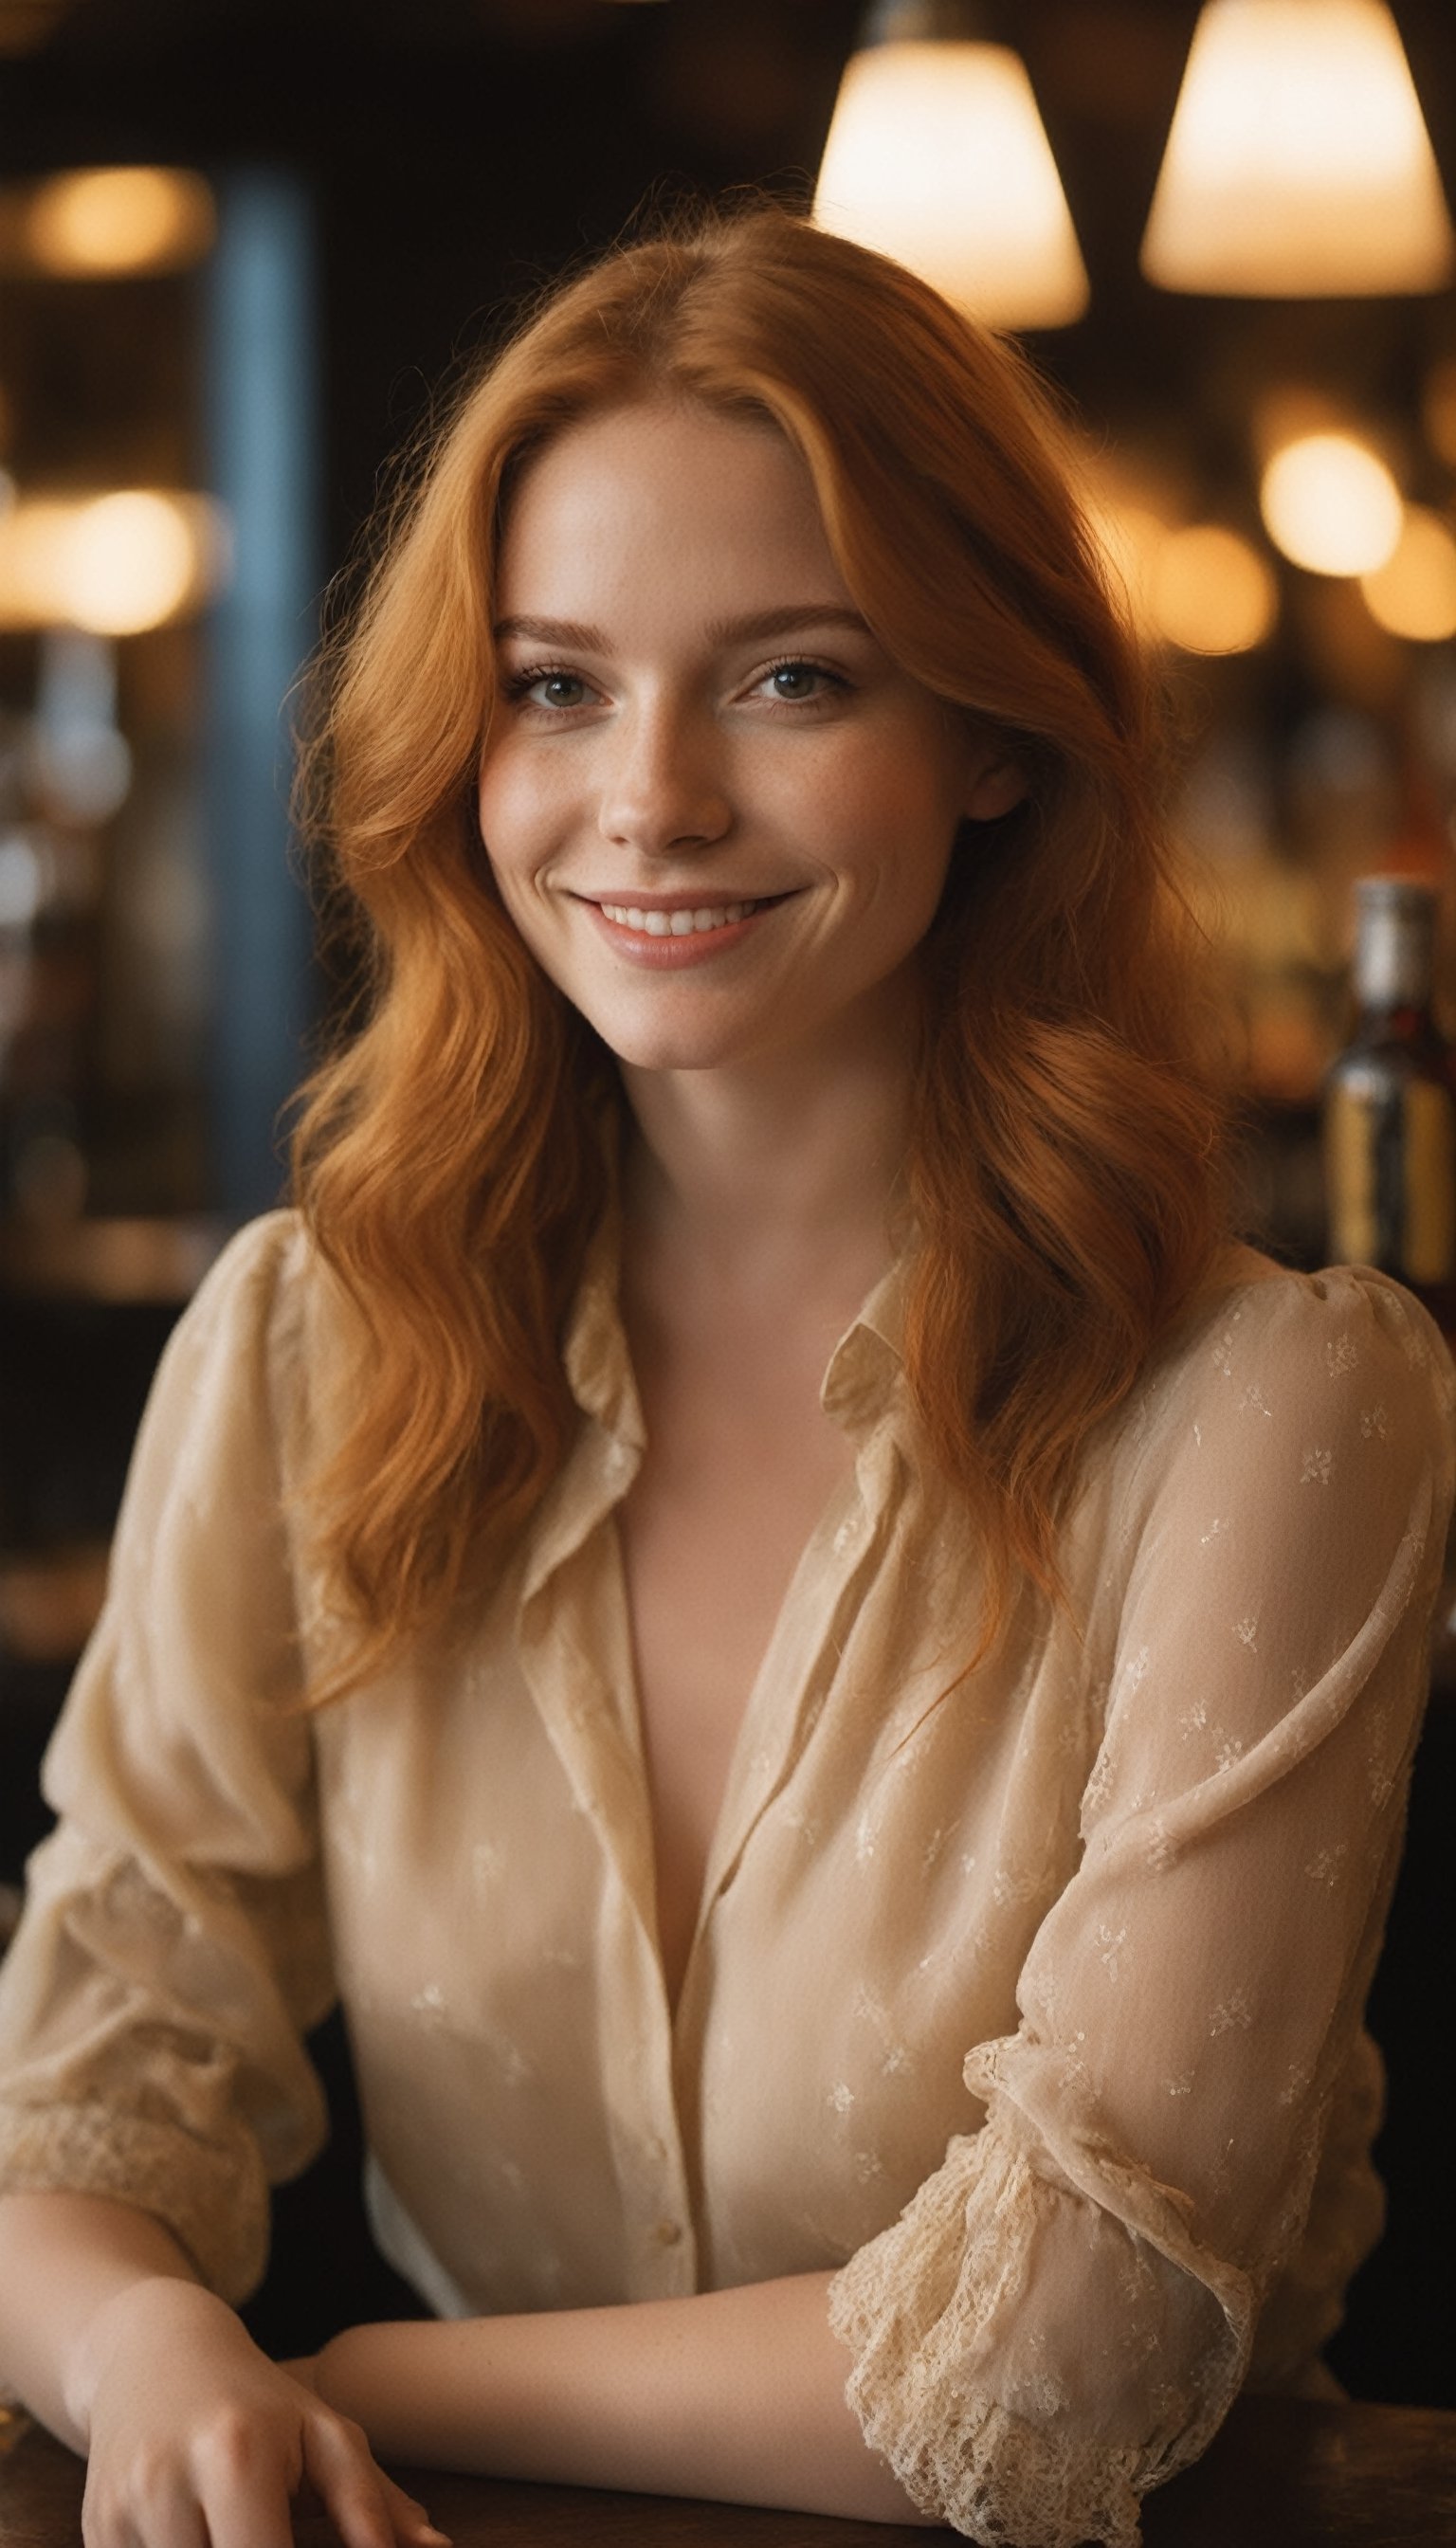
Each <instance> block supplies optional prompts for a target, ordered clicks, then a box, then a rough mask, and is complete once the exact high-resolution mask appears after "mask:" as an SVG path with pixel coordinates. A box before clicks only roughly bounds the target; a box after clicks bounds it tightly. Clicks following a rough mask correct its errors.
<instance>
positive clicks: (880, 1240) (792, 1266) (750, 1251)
mask: <svg viewBox="0 0 1456 2548" xmlns="http://www.w3.org/2000/svg"><path fill="white" fill-rule="evenodd" d="M622 1075H623V1080H624V1083H625V1086H626V1091H627V1098H628V1103H629V1105H630V1108H631V1112H632V1115H633V1117H634V1119H635V1124H636V1139H635V1141H634V1142H633V1144H632V1146H631V1149H630V1151H629V1159H628V1169H627V1178H626V1189H625V1205H626V1217H627V1231H628V1244H629V1248H631V1247H632V1246H633V1245H634V1243H635V1244H636V1245H640V1246H646V1247H648V1248H651V1249H654V1250H656V1249H659V1248H662V1247H667V1248H671V1249H672V1251H673V1252H674V1253H675V1254H679V1255H692V1256H698V1255H700V1256H702V1257H703V1258H707V1259H711V1261H712V1262H713V1263H714V1264H715V1265H716V1266H717V1267H718V1268H719V1270H720V1272H721V1273H722V1274H723V1275H725V1276H726V1277H728V1278H729V1279H732V1275H733V1271H734V1269H736V1270H737V1272H738V1273H739V1274H741V1275H742V1276H743V1277H744V1278H746V1279H748V1280H750V1281H752V1280H753V1279H754V1277H755V1276H756V1275H759V1274H762V1275H763V1276H765V1277H767V1278H768V1279H769V1280H770V1281H774V1280H775V1279H776V1280H777V1281H784V1280H798V1279H807V1280H808V1281H809V1282H810V1283H811V1284H812V1285H813V1287H814V1288H815V1289H817V1290H821V1291H822V1290H824V1289H827V1288H833V1289H835V1290H836V1291H838V1290H839V1289H841V1288H843V1289H844V1290H845V1291H846V1293H847V1295H848V1294H853V1296H854V1298H853V1300H852V1301H851V1302H850V1307H851V1309H853V1308H854V1307H855V1306H857V1305H858V1301H859V1299H860V1298H862V1297H863V1294H864V1292H865V1290H867V1289H868V1287H869V1285H870V1284H871V1283H873V1282H874V1281H876V1280H877V1279H878V1276H879V1275H880V1274H881V1273H882V1272H883V1271H884V1270H885V1267H886V1266H887V1265H888V1264H889V1262H890V1260H891V1258H892V1256H893V1254H894V1252H895V1245H896V1231H895V1215H896V1206H897V1200H898V1192H899V1172H900V1166H901V1162H902V1161H903V1158H904V1149H905V1137H906V1127H907V1119H908V1112H909V1094H910V1085H909V1064H908V1062H907V1060H906V1059H905V1057H904V1048H903V1047H902V1048H901V1050H900V1051H899V1052H897V1053H896V1055H895V1056H894V1058H893V1060H888V1059H887V1058H886V1056H885V1055H884V1054H883V1053H878V1054H871V1053H869V1052H866V1051H865V1049H864V1048H863V1047H860V1048H858V1049H856V1050H852V1051H851V1052H849V1053H847V1054H837V1055H832V1056H830V1055H825V1054H823V1053H816V1054H815V1055H812V1056H794V1057H792V1058H790V1059H786V1060H781V1061H776V1062H774V1063H772V1064H770V1063H765V1064H761V1065H757V1066H746V1067H743V1068H736V1069H733V1070H702V1071H639V1070H634V1069H631V1068H627V1069H624V1071H623V1074H622ZM800 1269H801V1273H800Z"/></svg>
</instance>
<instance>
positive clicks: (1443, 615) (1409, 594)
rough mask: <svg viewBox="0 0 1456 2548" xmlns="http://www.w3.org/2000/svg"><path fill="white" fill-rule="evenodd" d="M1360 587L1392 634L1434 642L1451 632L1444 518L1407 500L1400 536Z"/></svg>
mask: <svg viewBox="0 0 1456 2548" xmlns="http://www.w3.org/2000/svg"><path fill="white" fill-rule="evenodd" d="M1360 591H1361V592H1363V593H1364V595H1365V599H1366V601H1367V602H1368V603H1369V606H1370V612H1371V616H1372V617H1373V618H1375V619H1378V620H1379V622H1380V625H1381V627H1382V628H1386V629H1388V630H1389V631H1390V633H1391V635H1392V636H1393V637H1410V638H1413V639H1414V640H1416V641H1417V642H1418V643H1419V644H1422V645H1427V646H1436V645H1440V644H1441V643H1443V641H1444V640H1445V639H1446V638H1448V637H1456V536H1453V533H1452V530H1451V525H1450V524H1449V522H1446V521H1443V520H1442V518H1441V515H1440V514H1439V513H1432V512H1429V511H1428V510H1427V509H1426V507H1425V506H1424V505H1423V504H1408V505H1407V507H1406V518H1405V522H1404V523H1403V525H1402V529H1401V536H1400V538H1399V540H1398V541H1397V542H1396V545H1395V548H1394V549H1393V551H1392V553H1391V555H1390V557H1389V558H1388V559H1387V560H1386V563H1385V565H1384V566H1382V567H1377V568H1376V570H1375V572H1374V573H1373V574H1372V575H1362V576H1361V578H1360Z"/></svg>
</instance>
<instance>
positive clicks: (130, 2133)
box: [0, 2103, 268, 2304]
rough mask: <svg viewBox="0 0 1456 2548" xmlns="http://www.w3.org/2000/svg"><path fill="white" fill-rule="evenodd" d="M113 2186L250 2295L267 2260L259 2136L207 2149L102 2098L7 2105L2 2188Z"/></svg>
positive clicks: (234, 2294)
mask: <svg viewBox="0 0 1456 2548" xmlns="http://www.w3.org/2000/svg"><path fill="white" fill-rule="evenodd" d="M61 2191H64V2192H67V2193H72V2194H104V2195H110V2196H112V2197H114V2198H115V2200H116V2201H117V2202H119V2203H132V2204H135V2205H136V2207H137V2210H138V2211H139V2212H149V2213H150V2214H151V2215H152V2216H153V2218H154V2219H156V2220H158V2221H160V2222H161V2223H162V2225H163V2227H164V2228H165V2229H170V2230H171V2232H172V2234H173V2236H174V2237H175V2238H177V2239H178V2240H180V2242H181V2244H182V2245H183V2246H184V2247H185V2248H186V2250H187V2253H188V2255H189V2256H190V2257H191V2259H192V2261H193V2263H194V2264H195V2265H196V2267H197V2270H198V2272H199V2273H200V2274H201V2276H202V2278H203V2280H204V2282H206V2283H207V2284H208V2286H209V2288H210V2289H211V2290H213V2291H215V2292H218V2293H219V2294H220V2295H221V2296H222V2298H223V2299H224V2300H226V2301H231V2302H233V2303H234V2304H235V2303H237V2302H239V2301H243V2300H246V2298H247V2296H248V2294H249V2293H250V2292H252V2291H253V2290H255V2289H256V2287H257V2285H258V2284H259V2283H260V2282H261V2281H262V2278H263V2269H264V2267H265V2265H266V2263H267V2261H268V2186H267V2180H266V2178H265V2177H264V2174H263V2169H262V2163H261V2160H260V2159H259V2157H258V2155H257V2152H256V2149H255V2148H254V2146H253V2144H252V2142H251V2141H250V2140H249V2139H248V2138H245V2137H242V2136H239V2138H238V2140H237V2141H236V2143H235V2144H233V2145H232V2146H230V2147H228V2148H226V2149H217V2148H211V2147H207V2146H205V2145H204V2144H202V2143H200V2142H199V2141H197V2140H194V2139H193V2138H191V2137H190V2135H188V2134H187V2133H185V2132H183V2131H181V2130H179V2129H178V2127H177V2126H176V2125H173V2124H164V2123H159V2122H154V2121H151V2120H149V2119H147V2118H143V2117H138V2116H136V2115H128V2114H119V2113H118V2112H117V2111H116V2109H115V2108H114V2107H111V2106H106V2105H102V2104H99V2103H98V2104H94V2105H79V2106H75V2105H73V2106H20V2105H12V2106H8V2107H3V2108H0V2193H4V2194H51V2193H58V2192H61Z"/></svg>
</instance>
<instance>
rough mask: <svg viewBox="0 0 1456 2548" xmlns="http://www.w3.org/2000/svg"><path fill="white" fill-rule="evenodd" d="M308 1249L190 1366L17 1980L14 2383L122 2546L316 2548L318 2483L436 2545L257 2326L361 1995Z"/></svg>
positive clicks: (5, 2138) (104, 2534) (273, 1257)
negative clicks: (318, 1671)
mask: <svg viewBox="0 0 1456 2548" xmlns="http://www.w3.org/2000/svg"><path fill="white" fill-rule="evenodd" d="M286 1237H287V1225H286V1224H281V1223H273V1224H263V1225H260V1226H258V1227H257V1228H255V1229H252V1230H250V1231H248V1232H245V1233H244V1234H243V1235H242V1237H241V1238H240V1239H239V1240H238V1241H237V1242H236V1244H235V1245H234V1247H233V1248H232V1249H231V1250H230V1251H229V1253H228V1255H227V1257H226V1258H225V1259H224V1261H223V1262H222V1263H221V1264H220V1265H219V1267H218V1268H217V1269H216V1270H215V1272H214V1274H213V1276H212V1277H210V1279H209V1282H208V1284H207V1285H206V1286H205V1287H204V1290H203V1292H202V1293H200V1294H199V1297H198V1300H197V1301H196V1302H195V1303H194V1305H193V1307H192V1309H191V1310H190V1311H189V1312H188V1314H187V1316H186V1318H185V1319H183V1320H182V1322H181V1323H180V1325H179V1327H178V1328H177V1330H176V1332H175V1334H174V1336H173V1338H172V1341H171V1343H170V1345H169V1346H168V1349H167V1353H166V1355H165V1356H164V1358H163V1363H162V1366H161V1369H160V1371H159V1373H158V1377H157V1381H156V1385H155V1387H154V1390H153V1393H152V1398H151V1401H150V1404H149V1406H148V1410H147V1414H146V1417H145V1420H144V1422H143V1425H142V1429H141V1433H140V1436H139V1438H138V1443H137V1453H136V1457H135V1459H134V1462H133V1467H132V1473H131V1478H130V1481H129V1485H128V1491H127V1497H126V1501H125V1504H124V1509H123V1514H122V1519H121V1523H120V1526H119V1529H118V1534H117V1540H116V1546H115V1550H114V1555H113V1565H112V1578H111V1587H110V1592H109V1597H108V1603H107V1608H106V1613H105V1615H104V1617H103V1620H102V1622H101V1625H100V1627H99V1629H98V1632H97V1635H96V1637H95V1639H94V1640H93V1642H92V1645H91V1647H90V1649H89V1651H88V1654H87V1656H86V1659H85V1661H84V1663H83V1665H82V1668H81V1670H80V1673H79V1674H78V1676H77V1680H76V1683H75V1685H74V1687H73V1689H72V1692H71V1696H70V1698H69V1700H68V1702H67V1706H66V1710H65V1713H64V1716H63V1719H62V1723H61V1726H60V1728H59V1730H58V1733H57V1736H56V1738H55V1741H54V1743H53V1744H52V1746H51V1749H50V1752H49V1755H48V1756H47V1765H46V1779H47V1792H48V1794H49V1796H50V1799H51V1801H52V1803H54V1804H55V1805H56V1807H57V1809H58V1810H59V1813H60V1817H61V1820H60V1825H59V1828H58V1829H57V1831H56V1832H55V1833H54V1834H52V1836H51V1838H50V1839H49V1840H48V1841H47V1842H46V1843H45V1844H44V1845H43V1847H42V1849H41V1850H40V1851H39V1852H38V1853H37V1855H36V1857H35V1858H34V1859H33V1861H32V1863H31V1866H30V1870H29V1881H30V1893H29V1901H28V1905H27V1910H26V1915H25V1918H24V1919H23V1921H22V1923H21V1927H20V1930H19V1932H18V1934H17V1937H16V1940H15V1943H14V1945H13V1946H12V1947H11V1949H10V1951H9V1953H8V1955H7V1956H6V1957H5V1959H4V1964H3V1967H0V2193H3V2194H4V2196H5V2200H4V2201H3V2202H0V2376H5V2375H8V2376H9V2378H10V2379H11V2380H12V2381H13V2382H14V2383H15V2385H16V2387H17V2388H18V2389H19V2391H20V2393H21V2394H22V2396H23V2397H24V2399H25V2400H26V2402H27V2404H29V2405H30V2406H31V2407H32V2408H33V2409H34V2411H35V2412H37V2413H38V2414H39V2415H40V2416H41V2417H42V2418H43V2420H44V2421H46V2423H47V2424H49V2425H50V2426H51V2428H52V2429H53V2430H54V2431H55V2432H56V2433H57V2434H59V2436H60V2437H61V2438H62V2439H63V2440H64V2441H66V2442H67V2443H69V2444H70V2445H71V2446H72V2447H73V2448H78V2449H82V2450H85V2451H87V2452H88V2453H89V2456H90V2460H91V2471H90V2479H89V2484H88V2504H87V2538H88V2542H89V2543H90V2548H184V2543H190V2542H195V2541H196V2540H197V2539H198V2538H199V2537H200V2536H201V2535H202V2527H203V2522H202V2520H201V2519H200V2514H201V2515H202V2516H203V2517H204V2518H205V2521H206V2527H207V2531H208V2535H209V2536H210V2538H211V2540H212V2543H213V2548H285V2543H287V2542H288V2541H289V2539H290V2537H291V2528H290V2522H289V2502H290V2499H291V2497H293V2496H294V2495H295V2494H296V2493H297V2492H298V2490H299V2489H300V2488H301V2487H303V2486H304V2485H305V2484H307V2485H308V2486H309V2487H311V2488H312V2489H313V2491H314V2492H315V2493H316V2494H318V2495H320V2496H321V2497H322V2498H323V2500H324V2502H325V2503H327V2504H328V2506H329V2508H330V2510H331V2511H332V2513H333V2514H334V2517H335V2519H336V2520H337V2521H338V2523H339V2526H340V2528H341V2529H342V2530H343V2531H344V2533H345V2535H346V2537H347V2538H348V2539H349V2541H350V2543H351V2548H394V2543H395V2541H396V2539H397V2538H400V2539H404V2538H405V2537H407V2536H409V2537H410V2538H413V2537H415V2536H417V2535H418V2533H419V2528H420V2520H421V2516H420V2515H419V2514H418V2512H417V2509H416V2508H409V2507H406V2506H405V2505H404V2503H403V2500H402V2499H397V2498H396V2497H395V2496H394V2495H393V2494H392V2492H391V2491H390V2490H389V2489H388V2487H387V2486H386V2483H385V2481H384V2480H383V2479H382V2478H381V2476H380V2475H379V2473H378V2471H376V2470H375V2469H374V2468H373V2466H372V2463H371V2462H370V2460H369V2456H368V2452H367V2448H366V2447H365V2445H364V2442H363V2439H362V2436H361V2435H359V2434H357V2433H356V2432H352V2431H351V2430H350V2428H349V2427H348V2426H347V2425H346V2423H345V2422H344V2421H343V2419H341V2418H340V2417H338V2416H337V2415H336V2414H334V2413H332V2412H330V2411H327V2410H325V2409H324V2408H323V2407H322V2406H321V2403H320V2402H319V2401H318V2399H317V2398H316V2397H314V2396H313V2394H312V2392H310V2391H309V2390H308V2389H307V2388H306V2387H304V2386H303V2385H301V2384H300V2383H299V2382H298V2381H296V2380H293V2379H291V2378H290V2377H289V2376H288V2375H287V2374H286V2373H285V2372H283V2371H281V2370H279V2369H277V2368H275V2366H274V2365H272V2364H271V2363H269V2362H268V2361H267V2360H266V2359H265V2358H264V2356H263V2355H262V2354H260V2353H259V2352H258V2350H257V2348H256V2347H255V2346H254V2345H253V2344H252V2342H251V2341H250V2339H249V2338H248V2336H247V2334H246V2332H245V2330H244V2329H243V2327H242V2325H241V2323H240V2321H239V2320H238V2319H237V2318H236V2317H235V2316H234V2315H233V2312H232V2311H231V2310H230V2309H229V2308H228V2307H227V2298H234V2299H235V2298H240V2297H241V2296H242V2295H243V2294H244V2293H245V2292H246V2291H247V2290H248V2289H249V2288H250V2287H251V2286H252V2284H253V2283H255V2282H256V2280H257V2279H258V2276H259V2275H260V2273H261V2271H262V2267H263V2262H264V2258H265V2254H266V2242H267V2221H268V2214H267V2185H268V2178H269V2176H270V2174H271V2175H282V2174H285V2173H287V2172H289V2171H290V2170H291V2169H294V2168H297V2167H299V2166H301V2165H303V2164H304V2163H305V2161H306V2160H307V2159H308V2158H309V2157H310V2156H311V2155H312V2152H313V2149H314V2148H315V2147H317V2145H318V2139H319V2138H321V2135H322V2130H323V2113H322V2101H321V2097H320V2095H319V2090H318V2081H317V2079H316V2078H315V2077H314V2075H313V2072H312V2070H311V2068H310V2066H309V2063H308V2060H307V2056H306V2053H305V2051H304V2047H303V2043H302V2036H303V2032H304V2029H305V2028H306V2027H307V2026H308V2025H309V2024H311V2023H312V2022H314V2020H316V2019H317V2018H318V2016H320V2015H321V2014H322V2012H323V2009H324V2008H325V2007H326V2006H327V2004H328V1999H329V1996H330V1993H331V1986H332V1985H331V1974H330V1970H329V1959H328V1951H327V1929H326V1921H325V1919H324V1915H323V1906H322V1900H321V1888H320V1885H319V1881H318V1868H317V1848H318V1844H317V1830H316V1820H315V1815H314V1811H313V1804H312V1792H311V1760H310V1743H309V1735H308V1730H307V1727H306V1725H305V1724H304V1723H303V1722H301V1721H300V1719H299V1717H298V1715H297V1713H295V1712H290V1710H289V1708H288V1707H287V1705H286V1704H285V1703H284V1702H286V1701H287V1700H288V1699H290V1698H292V1697H293V1696H295V1695H296V1676H297V1666H296V1662H295V1624H296V1623H295V1619H294V1612H293V1602H292V1588H291V1583H290V1576H289V1568H288V1564H287V1547H286V1541H285V1538H284V1532H283V1527H282V1524H281V1522H280V1518H279V1514H280V1503H281V1481H280V1476H279V1454H278V1442H279V1435H280V1426H279V1424H278V1421H277V1420H276V1411H275V1405H274V1402H275V1400H276V1398H277V1396H278V1393H279V1391H280V1390H282V1391H283V1392H284V1394H285V1395H286V1394H287V1393H288V1391H289V1387H290V1384H291V1382H292V1380H293V1377H294V1374H295V1372H296V1368H297V1355H296V1353H294V1352H292V1351H291V1350H290V1351H289V1352H287V1353H285V1346H286V1345H287V1344H289V1343H290V1337H289V1336H284V1337H281V1338H280V1337H279V1335H278V1329H279V1327H280V1325H281V1324H284V1325H286V1314H287V1312H288V1308H289V1300H288V1295H287V1291H286V1287H284V1286H283V1285H282V1284H281V1283H280V1253H281V1250H280V1241H284V1242H285V1243H286ZM275 1344H276V1348H277V1349H276V1350H275ZM164 2224H165V2225H168V2226H163V2225H164ZM205 2284H209V2285H211V2286H212V2288H211V2289H207V2288H204V2285H205ZM220 2295H225V2296H226V2297H220Z"/></svg>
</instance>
